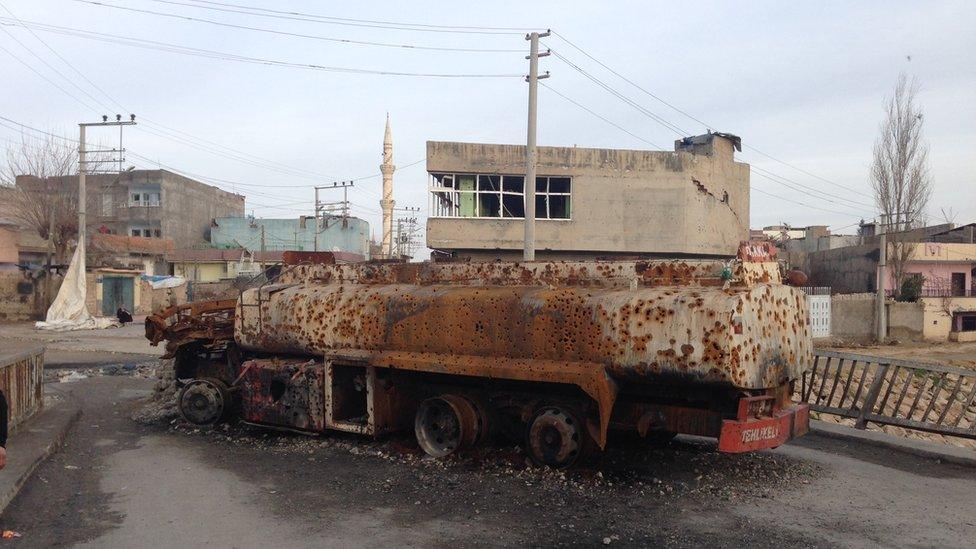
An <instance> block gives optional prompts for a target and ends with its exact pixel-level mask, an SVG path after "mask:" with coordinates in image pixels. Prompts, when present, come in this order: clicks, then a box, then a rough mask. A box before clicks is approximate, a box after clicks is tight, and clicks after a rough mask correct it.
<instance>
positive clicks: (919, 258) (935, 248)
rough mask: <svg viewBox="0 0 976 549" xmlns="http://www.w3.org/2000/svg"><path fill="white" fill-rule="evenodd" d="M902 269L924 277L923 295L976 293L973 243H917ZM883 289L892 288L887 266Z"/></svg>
mask: <svg viewBox="0 0 976 549" xmlns="http://www.w3.org/2000/svg"><path fill="white" fill-rule="evenodd" d="M905 272H906V273H908V274H918V275H921V276H922V277H923V282H922V296H931V297H937V296H943V295H951V296H959V297H972V296H976V286H974V284H976V282H974V281H976V244H968V243H955V242H951V243H944V242H920V243H918V244H915V250H914V251H913V253H912V256H911V259H910V260H909V263H908V265H906V267H905ZM885 289H886V290H888V291H892V290H894V289H895V280H894V277H893V276H892V274H891V270H890V269H889V270H888V280H887V281H886V284H885Z"/></svg>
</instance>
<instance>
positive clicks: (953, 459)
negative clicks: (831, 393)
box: [810, 420, 976, 468]
mask: <svg viewBox="0 0 976 549" xmlns="http://www.w3.org/2000/svg"><path fill="white" fill-rule="evenodd" d="M810 430H811V431H812V432H815V433H817V434H819V435H822V436H825V437H829V438H836V439H841V440H849V441H853V442H858V443H866V444H872V445H874V446H880V447H883V448H888V449H890V450H895V451H897V452H904V453H906V454H912V455H915V456H919V457H923V458H929V459H938V460H940V461H943V462H946V463H953V464H956V465H962V466H964V467H973V468H976V451H973V450H968V449H966V448H960V447H957V446H947V445H943V444H935V443H932V442H925V441H922V440H912V439H907V438H901V437H896V436H894V435H889V434H887V433H882V432H879V431H867V430H864V431H862V430H860V429H854V428H853V427H847V426H845V425H837V424H836V423H827V422H824V421H819V420H810Z"/></svg>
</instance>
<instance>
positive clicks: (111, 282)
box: [102, 276, 135, 316]
mask: <svg viewBox="0 0 976 549" xmlns="http://www.w3.org/2000/svg"><path fill="white" fill-rule="evenodd" d="M134 280H135V279H133V278H132V277H131V276H104V277H102V314H103V315H107V316H115V312H116V311H117V310H118V308H119V307H125V310H127V311H129V312H130V313H132V314H135V312H134V309H135V290H134V288H135V286H134V282H133V281H134Z"/></svg>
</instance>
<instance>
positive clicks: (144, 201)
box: [129, 192, 160, 207]
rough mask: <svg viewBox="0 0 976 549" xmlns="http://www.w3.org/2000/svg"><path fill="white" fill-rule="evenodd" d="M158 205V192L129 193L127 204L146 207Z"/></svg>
mask: <svg viewBox="0 0 976 549" xmlns="http://www.w3.org/2000/svg"><path fill="white" fill-rule="evenodd" d="M159 205H160V199H159V192H138V193H131V194H130V200H129V206H133V207H146V206H159Z"/></svg>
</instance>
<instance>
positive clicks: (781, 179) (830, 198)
mask: <svg viewBox="0 0 976 549" xmlns="http://www.w3.org/2000/svg"><path fill="white" fill-rule="evenodd" d="M574 47H577V46H575V45H574ZM577 49H578V47H577ZM552 54H553V55H554V56H556V58H558V59H559V60H561V61H562V62H564V63H566V64H567V65H569V66H570V67H572V68H573V69H574V70H576V71H578V72H579V73H580V74H582V75H583V76H585V77H586V78H588V79H589V80H591V81H592V82H594V83H596V84H597V85H599V86H600V87H602V88H603V89H605V90H606V91H608V92H610V93H611V94H612V95H614V96H615V97H617V98H618V99H620V100H622V101H623V102H625V103H627V104H628V105H630V106H632V107H634V108H635V109H637V110H638V111H639V112H641V113H642V114H644V115H645V116H648V117H650V118H651V119H652V120H654V121H656V122H658V123H659V124H661V125H662V126H664V127H665V128H667V129H669V130H671V131H672V132H674V133H675V134H677V135H678V136H683V135H686V134H687V132H685V131H684V130H682V129H681V128H680V127H679V126H677V125H675V124H674V123H672V122H670V121H668V120H666V119H664V118H663V117H661V116H659V115H657V114H654V113H653V112H651V111H649V110H648V109H646V108H645V107H643V106H642V105H640V104H638V103H637V102H636V101H634V100H632V99H630V98H629V97H627V96H625V95H623V94H622V93H620V92H619V91H617V90H616V89H614V88H612V87H611V86H610V85H608V84H606V83H605V82H603V81H602V80H600V79H599V78H597V77H595V76H593V75H592V74H590V73H588V72H587V71H585V70H584V69H583V68H581V67H580V66H579V65H577V64H575V63H573V62H572V61H570V60H569V59H567V58H566V57H565V56H563V55H562V54H560V53H559V52H556V51H552ZM587 55H588V54H587ZM588 56H589V55H588ZM589 57H591V58H592V56H589ZM593 59H595V58H593ZM601 66H605V65H603V64H602V63H601ZM609 70H611V71H612V69H609ZM614 74H618V73H616V72H615V71H614ZM618 75H619V74H618ZM627 81H628V82H630V81H629V80H627ZM630 83H631V84H633V82H630ZM634 85H636V84H634ZM638 88H640V87H639V86H638ZM550 89H551V88H550ZM640 89H641V90H642V91H644V92H645V93H648V94H650V92H648V91H647V90H644V89H643V88H640ZM650 95H651V96H652V97H655V98H656V99H659V98H657V96H654V95H653V94H650ZM666 104H668V105H669V106H672V105H670V104H669V103H666ZM577 105H579V104H578V103H577ZM672 107H673V106H672ZM584 108H585V107H584ZM682 112H683V111H682ZM685 114H687V113H685ZM597 116H598V117H600V116H599V115H597ZM600 118H601V119H603V117H600ZM604 120H605V119H604ZM696 120H697V119H696ZM605 121H606V120H605ZM607 122H608V123H610V124H612V125H614V126H616V127H618V128H619V126H617V125H616V124H613V123H612V122H609V121H607ZM699 122H700V121H699ZM621 129H622V128H621ZM623 131H625V132H627V133H628V134H630V135H633V134H631V133H630V132H629V131H627V130H623ZM753 168H755V169H756V170H757V173H758V172H764V173H765V174H768V175H766V177H767V178H768V179H771V180H773V181H776V182H777V183H779V184H781V185H783V186H785V187H788V188H790V189H792V190H795V191H798V192H801V193H803V194H807V195H808V196H811V197H813V198H817V199H820V200H825V201H827V202H830V203H833V204H836V203H837V202H836V200H841V201H843V202H847V203H851V204H854V205H860V206H868V207H872V206H871V205H868V204H865V203H863V202H857V201H856V200H851V199H849V198H846V197H842V196H838V195H834V194H831V193H828V192H826V191H821V190H819V189H816V188H814V187H810V186H808V185H804V184H802V183H799V182H797V181H794V180H792V179H789V178H787V177H785V176H782V175H779V174H776V173H773V172H771V171H769V170H763V169H762V168H758V167H756V166H753ZM764 173H759V175H764ZM797 187H800V188H797ZM801 188H802V189H807V190H806V191H804V190H802V189H801ZM813 193H817V194H813ZM818 194H819V195H823V196H818Z"/></svg>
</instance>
